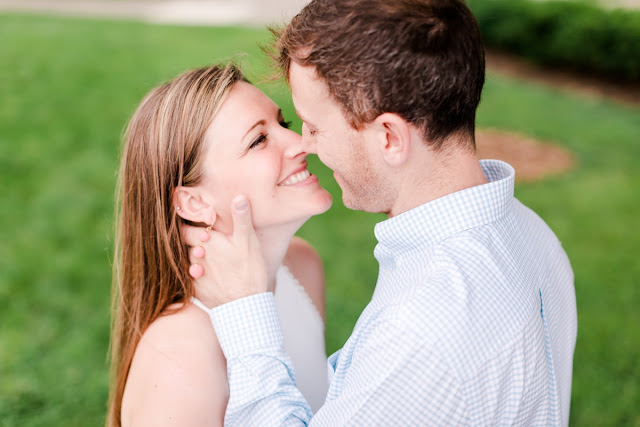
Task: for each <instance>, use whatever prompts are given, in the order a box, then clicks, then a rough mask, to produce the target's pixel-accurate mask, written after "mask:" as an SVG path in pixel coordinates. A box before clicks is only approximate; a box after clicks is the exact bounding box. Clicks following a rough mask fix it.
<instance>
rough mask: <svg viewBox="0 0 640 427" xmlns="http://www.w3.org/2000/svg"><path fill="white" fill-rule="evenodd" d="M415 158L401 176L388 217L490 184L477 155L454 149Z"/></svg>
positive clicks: (430, 151) (430, 152)
mask: <svg viewBox="0 0 640 427" xmlns="http://www.w3.org/2000/svg"><path fill="white" fill-rule="evenodd" d="M427 150H428V151H429V153H428V156H415V157H413V158H412V160H411V161H410V162H408V163H407V164H406V165H405V168H404V169H403V171H402V174H401V176H400V177H399V180H398V183H397V188H398V196H397V197H396V201H395V203H394V205H393V208H392V209H391V211H390V212H389V214H388V215H389V217H393V216H396V215H399V214H401V213H403V212H406V211H408V210H411V209H413V208H416V207H418V206H420V205H423V204H425V203H428V202H430V201H432V200H436V199H439V198H441V197H444V196H446V195H449V194H452V193H455V192H458V191H461V190H464V189H466V188H471V187H475V186H477V185H482V184H486V183H487V182H489V181H488V180H487V177H486V176H485V174H484V172H483V171H482V167H481V166H480V160H479V158H478V156H477V154H476V153H475V152H472V151H471V150H466V149H463V148H452V149H448V150H447V151H446V152H434V151H432V150H430V149H427Z"/></svg>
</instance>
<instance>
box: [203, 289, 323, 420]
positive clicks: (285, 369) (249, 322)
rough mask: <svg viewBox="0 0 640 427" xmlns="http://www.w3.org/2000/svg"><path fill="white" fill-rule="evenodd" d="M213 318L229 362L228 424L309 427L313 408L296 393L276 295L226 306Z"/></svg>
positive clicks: (219, 309) (218, 310)
mask: <svg viewBox="0 0 640 427" xmlns="http://www.w3.org/2000/svg"><path fill="white" fill-rule="evenodd" d="M210 317H211V322H212V323H213V326H214V328H215V331H216V335H217V336H218V340H219V342H220V346H221V347H222V351H223V353H224V355H225V357H226V359H227V375H228V380H229V392H230V393H229V403H228V404H227V410H226V414H225V421H224V425H225V426H248V425H260V426H281V425H286V426H298V425H300V426H302V425H307V424H308V423H309V420H310V419H311V416H312V412H311V408H310V407H309V404H308V403H307V401H306V400H305V398H304V397H303V396H302V394H301V393H300V391H299V390H298V389H297V388H296V383H295V372H294V369H293V364H292V362H291V359H290V358H289V356H288V355H287V354H286V353H285V351H284V340H283V335H282V329H281V327H280V321H279V319H278V312H277V310H276V306H275V300H274V298H273V293H271V292H265V293H261V294H257V295H252V296H249V297H246V298H241V299H239V300H236V301H233V302H230V303H227V304H223V305H221V306H219V307H216V308H214V309H212V310H211V311H210Z"/></svg>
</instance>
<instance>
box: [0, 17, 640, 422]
mask: <svg viewBox="0 0 640 427" xmlns="http://www.w3.org/2000/svg"><path fill="white" fill-rule="evenodd" d="M0 40H2V42H1V43H0V200H2V202H1V204H0V224H1V226H0V325H1V326H0V425H2V426H52V425H65V426H88V425H101V424H102V423H103V421H104V413H105V403H106V399H107V389H108V384H107V383H108V373H107V363H106V357H107V352H108V338H109V299H110V281H111V258H112V245H113V236H112V227H113V190H114V186H115V178H116V170H117V165H118V152H119V146H120V136H121V133H122V130H123V128H124V126H125V123H126V121H127V119H128V117H129V116H130V115H131V113H132V112H133V110H134V109H135V107H136V105H137V103H138V102H139V101H140V99H141V98H142V96H143V95H144V94H145V93H146V92H147V91H148V90H149V89H151V88H152V87H154V86H155V85H156V84H158V83H159V82H161V81H163V80H166V79H169V78H171V77H173V76H175V75H177V74H179V73H180V72H181V71H183V70H185V69H187V68H192V67H197V66H202V65H205V64H209V63H213V62H219V61H221V60H224V59H226V58H230V57H234V56H235V57H236V60H237V61H238V62H240V63H241V64H243V67H244V69H245V70H246V71H247V72H248V75H249V77H250V78H251V79H252V80H253V81H254V82H258V83H259V86H260V87H261V88H263V90H265V91H266V92H267V93H268V94H269V95H270V96H272V97H273V98H274V100H276V102H277V103H278V104H279V105H280V106H281V107H282V108H283V110H284V114H285V117H286V118H288V119H293V120H294V129H297V130H299V129H300V122H299V120H298V119H297V118H296V117H295V114H294V110H293V107H292V104H291V100H290V97H289V94H288V90H287V89H286V87H284V86H283V85H281V84H275V85H274V84H263V83H262V82H261V80H262V76H264V75H265V74H266V73H267V68H266V66H265V60H264V57H263V56H262V55H261V53H260V49H259V47H258V45H257V44H258V43H259V42H265V41H267V40H268V35H267V32H266V31H264V30H254V29H242V28H184V27H171V26H155V25H147V24H140V23H133V22H106V21H99V20H75V19H62V18H51V17H27V16H20V15H0ZM238 52H246V53H247V55H245V56H239V57H238V56H236V53H238ZM478 122H479V125H480V126H481V127H496V128H500V129H506V130H511V131H516V132H521V133H525V134H527V135H529V136H532V137H536V138H540V139H542V140H550V141H556V142H557V143H559V144H562V145H563V146H565V147H567V148H569V149H570V150H572V151H573V152H574V153H575V154H576V156H577V158H578V167H577V168H576V169H575V170H573V171H571V172H569V173H567V174H564V175H562V176H558V177H554V178H548V179H545V180H544V181H540V182H535V183H527V184H524V183H518V184H517V185H516V196H517V197H518V198H520V199H521V200H522V201H523V202H524V203H526V204H527V205H529V206H530V207H532V208H533V209H534V210H536V211H537V212H538V213H539V214H540V215H541V216H542V217H543V218H544V219H545V220H546V221H547V222H548V223H549V224H550V226H551V227H552V228H553V229H554V230H555V231H556V233H557V235H558V236H559V238H560V240H561V241H562V242H563V244H564V246H565V248H566V250H567V252H568V254H569V257H570V259H571V261H572V264H573V267H574V270H575V275H576V293H577V302H578V315H579V332H578V343H577V348H576V355H575V363H574V386H573V399H572V408H571V415H572V419H571V424H572V425H639V424H640V415H638V410H637V402H638V401H640V384H639V383H640V368H639V367H638V363H637V362H638V360H640V340H639V339H638V337H640V334H639V327H638V325H640V298H639V297H640V295H639V293H640V291H639V290H638V282H639V281H640V263H638V261H637V256H638V249H639V248H640V231H639V230H640V229H639V228H638V226H637V222H638V218H639V217H640V198H639V197H638V190H637V188H638V185H639V184H640V169H639V168H638V167H637V165H636V163H637V159H638V158H640V111H639V110H638V109H634V108H631V107H624V106H620V105H616V104H613V103H610V102H605V101H600V100H595V99H588V98H583V97H579V96H574V95H568V94H564V93H561V92H558V91H556V90H553V89H549V88H545V87H541V86H538V85H535V84H531V83H527V82H524V81H518V80H513V79H507V78H503V77H497V76H495V75H493V74H491V73H489V76H488V81H487V85H486V90H485V93H484V98H483V102H482V104H481V107H480V110H479V112H478ZM310 168H311V169H312V171H313V172H314V173H316V174H317V175H318V176H319V177H320V181H321V182H322V183H323V185H325V186H326V187H327V188H328V189H329V190H330V191H331V193H332V194H333V195H334V206H333V207H332V209H331V210H330V211H329V213H328V214H326V215H322V216H319V217H315V218H312V219H311V220H310V221H309V222H308V223H307V224H306V225H305V226H304V227H303V228H302V230H301V231H300V233H299V234H300V235H301V236H303V237H305V238H306V239H308V240H309V241H310V242H311V243H312V244H313V245H314V246H315V247H316V248H317V249H318V251H319V252H320V254H321V256H322V258H323V260H324V262H325V265H326V270H327V293H328V300H327V311H328V313H327V319H328V320H327V350H328V352H329V353H331V352H333V351H335V350H337V349H338V348H340V347H341V345H342V344H343V343H344V341H345V340H346V339H347V337H348V336H349V334H350V332H351V330H352V328H353V326H354V324H355V322H356V320H357V317H358V315H359V313H360V312H361V310H362V309H363V308H364V307H365V305H366V304H367V302H368V300H369V298H370V297H371V294H372V292H373V287H374V285H375V281H376V277H377V262H376V261H375V259H374V258H373V255H372V250H373V248H374V246H375V243H376V242H375V239H374V237H373V226H374V225H375V223H377V222H379V221H381V220H383V219H384V217H383V216H381V215H368V214H364V213H361V212H354V211H350V210H347V209H346V208H344V206H343V205H342V203H341V194H340V189H339V187H338V186H337V185H336V184H335V182H334V181H333V179H332V177H331V172H330V171H328V170H327V169H326V168H324V167H323V166H322V165H321V164H320V163H319V162H318V161H317V160H316V159H312V161H311V166H310Z"/></svg>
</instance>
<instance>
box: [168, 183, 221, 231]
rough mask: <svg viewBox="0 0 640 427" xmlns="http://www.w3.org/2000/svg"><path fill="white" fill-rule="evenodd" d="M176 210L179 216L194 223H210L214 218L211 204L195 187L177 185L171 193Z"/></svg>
mask: <svg viewBox="0 0 640 427" xmlns="http://www.w3.org/2000/svg"><path fill="white" fill-rule="evenodd" d="M173 202H174V203H175V206H176V212H177V213H178V215H180V217H181V218H183V219H186V220H187V221H191V222H195V223H204V224H207V225H211V224H213V223H214V222H215V220H216V211H215V208H214V207H213V204H212V202H211V201H210V200H208V198H207V197H206V196H205V195H204V194H203V193H202V191H201V190H200V189H198V188H195V187H185V186H180V187H177V188H176V189H175V191H174V193H173Z"/></svg>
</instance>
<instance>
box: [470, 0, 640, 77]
mask: <svg viewBox="0 0 640 427" xmlns="http://www.w3.org/2000/svg"><path fill="white" fill-rule="evenodd" d="M467 3H468V4H469V7H470V8H471V9H472V10H473V13H474V15H475V16H476V19H477V20H478V25H479V26H480V29H481V30H482V37H483V39H484V41H485V43H486V44H487V45H488V46H491V47H494V48H499V49H502V50H505V51H509V52H513V53H515V54H518V55H521V56H524V57H527V58H529V59H531V60H533V61H535V62H538V63H541V64H546V65H555V66H558V65H560V66H564V67H568V68H573V69H576V70H578V71H581V72H589V73H594V74H600V75H605V76H609V77H615V78H621V79H624V80H629V81H636V82H638V81H640V10H627V9H614V10H607V9H603V8H602V7H600V6H598V5H597V4H595V3H594V2H589V1H586V0H582V1H567V0H554V1H537V0H467ZM603 3H604V2H603Z"/></svg>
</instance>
